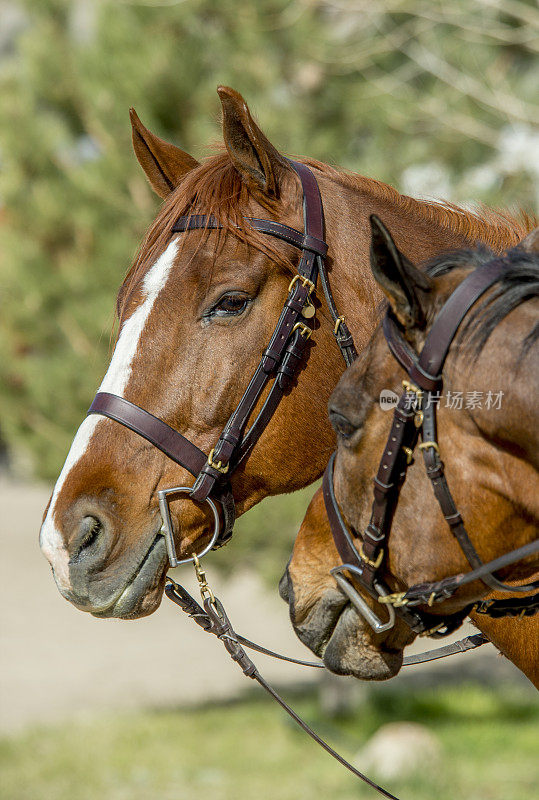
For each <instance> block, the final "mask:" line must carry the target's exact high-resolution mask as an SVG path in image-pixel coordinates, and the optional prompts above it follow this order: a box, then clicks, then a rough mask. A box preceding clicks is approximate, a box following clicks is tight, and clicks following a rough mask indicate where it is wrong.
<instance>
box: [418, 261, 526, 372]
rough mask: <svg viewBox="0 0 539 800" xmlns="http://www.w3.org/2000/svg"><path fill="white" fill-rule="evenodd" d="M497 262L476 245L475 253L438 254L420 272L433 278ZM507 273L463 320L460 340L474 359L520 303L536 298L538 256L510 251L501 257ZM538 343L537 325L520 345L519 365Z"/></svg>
mask: <svg viewBox="0 0 539 800" xmlns="http://www.w3.org/2000/svg"><path fill="white" fill-rule="evenodd" d="M496 258H498V256H497V255H496V254H495V253H493V252H492V251H491V250H489V249H488V247H485V246H484V245H479V246H478V247H477V248H475V249H464V250H457V251H453V252H449V253H442V254H441V255H439V256H436V257H435V258H434V259H432V260H431V261H429V262H427V264H426V265H425V266H424V270H425V271H426V272H427V274H428V275H430V276H431V277H433V278H436V277H439V276H441V275H445V274H446V273H448V272H451V271H452V270H454V269H458V268H460V267H473V268H477V267H481V266H483V265H484V264H487V263H488V262H489V261H492V260H493V259H496ZM501 258H502V260H503V262H504V263H505V264H506V266H507V272H506V273H505V274H504V276H503V278H502V279H501V280H500V281H498V283H496V285H495V286H494V288H493V290H492V291H491V292H489V294H488V295H487V297H486V299H485V300H483V301H482V302H481V303H479V304H478V306H477V308H476V309H474V311H473V312H472V313H471V314H470V316H469V318H468V319H467V320H466V322H465V324H464V326H463V328H462V330H461V332H460V336H461V337H462V338H463V339H467V344H468V346H469V347H470V348H471V349H472V351H473V355H474V357H475V358H477V356H478V355H479V353H480V352H481V350H482V349H483V347H484V346H485V344H486V342H487V340H488V338H489V337H490V335H491V333H492V331H493V330H494V328H495V327H496V326H497V325H498V324H499V323H500V322H501V321H502V320H503V319H505V317H506V316H507V315H508V314H509V313H510V312H511V311H513V309H515V308H517V306H519V305H520V304H521V303H524V302H526V301H527V300H530V299H532V298H533V297H538V296H539V255H537V254H534V253H529V252H527V251H525V250H522V249H521V248H519V247H514V248H513V249H512V250H510V251H509V252H508V253H506V254H505V255H504V256H501ZM537 339H539V322H537V323H536V324H535V325H534V327H533V328H532V330H531V331H530V332H529V333H528V335H527V336H526V338H525V339H524V341H523V343H522V350H521V353H520V356H519V363H520V362H521V361H522V360H523V359H524V358H525V356H526V355H527V353H528V352H529V350H530V349H531V347H532V346H533V345H534V343H535V342H536V341H537Z"/></svg>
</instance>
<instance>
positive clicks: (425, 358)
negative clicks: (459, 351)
mask: <svg viewBox="0 0 539 800" xmlns="http://www.w3.org/2000/svg"><path fill="white" fill-rule="evenodd" d="M504 272H507V261H506V260H505V259H504V258H497V259H495V260H493V261H489V263H488V264H485V266H483V267H478V268H477V269H475V270H474V271H473V272H472V273H471V275H468V277H467V278H465V279H464V280H463V281H462V283H460V284H459V285H458V286H457V288H456V289H455V291H454V292H453V293H452V294H451V295H450V297H449V298H448V300H447V301H446V302H445V303H444V306H443V308H442V309H441V311H440V312H439V314H438V315H437V316H436V319H435V320H434V322H433V324H432V328H431V329H430V331H429V334H428V336H427V340H426V342H425V344H424V346H423V349H422V351H421V354H420V356H419V363H418V365H417V372H418V375H417V376H419V378H420V379H427V380H430V381H432V380H437V381H438V382H441V377H442V374H441V373H442V369H443V365H444V362H445V359H446V357H447V354H448V352H449V348H450V347H451V343H452V341H453V339H454V338H455V336H456V333H457V330H458V328H459V326H460V323H461V322H462V320H463V319H464V317H465V316H466V314H467V313H468V311H469V310H470V309H471V307H472V306H473V305H474V303H475V302H476V301H477V300H479V298H480V297H481V296H482V295H483V294H484V293H485V292H486V291H487V289H490V287H491V286H492V285H493V284H494V283H496V281H498V280H499V279H500V278H501V277H502V276H503V274H504ZM417 376H415V375H414V369H412V371H411V372H410V378H411V379H412V380H413V381H414V382H415V383H417V380H416V377H417ZM418 386H421V384H420V383H418ZM422 388H426V389H429V388H430V387H428V386H425V387H422Z"/></svg>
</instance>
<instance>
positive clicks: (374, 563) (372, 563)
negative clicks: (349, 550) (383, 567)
mask: <svg viewBox="0 0 539 800" xmlns="http://www.w3.org/2000/svg"><path fill="white" fill-rule="evenodd" d="M359 555H360V556H361V560H362V561H364V562H365V564H368V565H369V567H372V568H373V569H378V567H379V566H380V564H381V563H382V559H383V558H384V548H383V547H382V549H381V550H380V552H379V554H378V558H377V559H376V561H371V560H370V558H367V556H366V555H365V553H364V551H363V542H362V543H361V544H360V545H359Z"/></svg>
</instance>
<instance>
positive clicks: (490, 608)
mask: <svg viewBox="0 0 539 800" xmlns="http://www.w3.org/2000/svg"><path fill="white" fill-rule="evenodd" d="M508 269H510V267H509V266H508V263H507V261H506V260H505V259H504V258H497V259H494V260H493V261H490V262H489V263H488V264H485V265H483V266H481V267H479V268H477V269H476V270H474V272H472V273H471V274H470V275H469V276H468V277H467V278H466V279H465V280H464V281H462V283H460V284H459V286H458V287H457V288H456V289H455V291H454V292H453V293H452V294H451V296H450V297H449V299H448V300H447V301H446V303H445V304H444V306H443V307H442V309H441V310H440V312H439V313H438V315H437V316H436V318H435V320H434V323H433V324H432V327H431V329H430V331H429V333H428V335H427V338H426V340H425V344H424V346H423V348H422V350H421V353H420V355H418V354H417V353H416V352H415V350H414V349H413V348H412V347H411V345H410V344H409V343H408V342H407V341H406V339H405V338H404V336H403V333H402V330H401V328H400V326H399V325H398V323H397V321H396V320H395V318H394V316H393V315H392V313H391V311H390V310H389V311H388V312H387V314H386V316H385V318H384V320H383V323H382V327H383V332H384V335H385V338H386V341H387V344H388V346H389V349H390V351H391V353H392V354H393V356H394V357H395V359H396V360H397V361H398V363H399V364H400V365H401V367H402V368H403V369H404V370H405V371H406V373H407V374H408V377H409V380H407V381H403V389H404V391H403V393H402V395H401V397H400V399H399V401H398V403H397V406H396V408H395V411H394V415H393V422H392V425H391V430H390V432H389V436H388V439H387V443H386V446H385V448H384V453H383V455H382V459H381V461H380V465H379V468H378V472H377V474H376V477H375V478H374V498H373V504H372V511H371V517H370V521H369V524H368V525H367V527H366V528H365V530H364V532H363V534H362V535H361V536H358V534H357V532H356V531H354V534H355V537H356V541H357V538H359V540H360V544H359V546H356V543H355V541H354V536H353V535H352V533H351V532H350V529H349V527H348V525H347V524H346V522H345V520H344V519H343V516H342V514H341V511H340V509H339V506H338V503H337V500H336V497H335V493H334V488H333V469H334V461H335V454H334V455H333V456H332V457H331V459H330V462H329V464H328V467H327V469H326V471H325V473H324V479H323V495H324V502H325V506H326V511H327V515H328V519H329V522H330V526H331V532H332V535H333V539H334V541H335V545H336V547H337V550H338V552H339V555H340V556H341V558H342V560H343V563H342V564H341V565H340V566H338V567H335V568H334V569H333V570H332V574H333V575H334V577H335V579H336V580H337V583H338V585H339V586H340V588H341V589H342V590H343V591H344V592H345V593H346V594H347V595H348V597H349V598H350V600H351V602H352V604H353V605H354V607H355V608H356V610H357V611H358V612H359V614H360V615H361V616H363V617H364V618H365V619H366V620H367V622H368V623H369V624H370V625H371V627H372V628H373V629H374V630H375V631H376V632H377V633H382V632H384V631H386V630H389V628H391V627H393V624H394V621H395V614H397V615H398V616H400V617H401V619H402V620H403V621H404V622H405V623H406V624H407V625H408V626H409V627H410V628H411V629H412V630H413V631H415V632H416V633H419V634H421V635H426V636H432V637H440V636H446V635H448V634H449V633H452V632H453V631H454V630H456V629H457V628H458V627H459V626H460V625H461V624H462V622H463V620H464V618H465V617H466V616H468V614H470V613H471V612H472V611H475V612H476V613H480V614H486V615H489V616H493V617H501V616H528V615H532V614H534V613H535V612H537V611H538V610H539V594H535V595H533V596H529V597H524V598H510V599H507V600H485V601H480V602H477V603H469V604H466V605H465V606H464V607H463V608H462V609H461V610H459V611H457V612H455V613H453V614H446V615H439V614H432V613H430V612H426V611H423V610H420V609H419V608H418V606H428V607H429V608H430V607H432V606H434V605H435V604H436V603H439V602H443V601H444V600H447V599H448V598H450V597H452V596H453V595H454V594H455V592H456V591H457V590H458V589H460V588H461V587H463V586H466V585H468V584H470V583H472V582H473V581H475V580H481V581H483V583H485V584H486V585H487V586H488V587H489V589H495V590H498V591H502V592H510V593H511V594H518V593H523V592H524V593H527V592H530V591H533V590H535V589H538V588H539V581H534V582H532V583H528V584H526V585H525V586H509V585H507V584H505V583H502V582H501V581H500V580H499V579H498V578H497V577H496V576H495V575H494V574H493V573H494V572H495V571H496V570H499V569H502V568H504V567H506V566H508V565H509V564H513V563H515V562H516V561H519V560H521V559H523V558H526V557H528V556H530V555H532V554H534V553H537V552H538V551H539V539H536V540H535V541H533V542H530V543H529V544H527V545H524V546H523V547H519V548H517V549H515V550H512V551H511V552H509V553H506V554H505V555H503V556H500V557H499V558H496V559H494V560H493V561H489V562H488V563H486V564H484V563H483V562H482V561H481V559H480V557H479V555H478V553H477V551H476V549H475V547H474V545H473V544H472V542H471V540H470V537H469V535H468V533H467V531H466V528H465V527H464V522H463V519H462V517H461V515H460V514H459V512H458V510H457V507H456V505H455V502H454V500H453V497H452V495H451V492H450V490H449V486H448V484H447V480H446V477H445V474H444V464H443V461H442V460H441V458H440V447H439V445H438V439H437V424H436V410H437V403H436V400H435V397H434V393H435V392H440V390H441V388H442V385H443V379H442V371H443V366H444V362H445V360H446V357H447V354H448V352H449V348H450V347H451V344H452V342H453V340H454V338H455V336H456V333H457V330H458V329H459V326H460V324H461V322H462V321H463V319H464V318H465V316H466V315H467V313H468V311H469V310H470V309H471V307H472V306H473V305H474V303H475V302H476V301H477V300H478V299H479V298H480V297H481V296H482V295H483V294H484V293H485V292H486V291H487V290H488V289H489V288H490V287H491V286H493V284H494V283H496V282H497V281H499V280H500V279H501V278H503V276H504V274H505V273H506V272H507V270H508ZM438 396H439V394H438ZM419 438H421V442H420V443H419V444H418V440H419ZM416 446H418V448H419V449H420V450H421V451H422V453H423V459H424V463H425V468H426V472H427V475H428V477H429V479H430V481H431V483H432V487H433V490H434V495H435V497H436V499H437V501H438V503H439V505H440V508H441V510H442V513H443V515H444V517H445V520H446V522H447V524H448V525H449V528H450V530H451V532H452V534H453V535H454V536H455V538H456V540H457V542H458V544H459V545H460V548H461V550H462V551H463V553H464V555H465V556H466V559H467V561H468V563H469V564H470V566H471V568H472V569H471V571H470V572H467V573H461V574H458V575H452V576H450V577H447V578H444V579H443V580H440V581H437V582H430V583H421V584H416V585H414V586H411V587H410V588H409V589H407V590H406V591H403V592H395V593H391V592H390V591H389V589H388V588H387V586H386V584H385V583H384V580H383V578H382V574H381V573H382V570H383V568H384V561H385V559H386V557H387V549H388V540H389V535H390V532H391V527H392V521H393V516H394V513H395V509H396V506H397V503H398V499H399V493H400V490H401V488H402V485H403V483H404V480H405V478H406V472H407V468H408V466H409V465H410V463H411V462H412V456H413V452H414V449H415V447H416ZM344 573H348V576H352V582H351V581H350V579H349V577H347V575H345V574H344ZM354 583H355V584H357V585H359V586H360V588H361V589H363V590H365V591H366V592H367V593H368V594H369V595H370V596H371V597H372V598H374V599H375V600H376V601H377V602H379V603H382V604H385V606H386V608H387V609H388V611H389V620H388V621H387V622H382V621H381V620H380V619H379V618H378V616H377V614H376V613H375V612H373V611H372V609H371V608H370V606H369V605H368V603H367V602H366V601H365V600H364V598H363V597H362V596H361V594H360V593H359V592H357V591H356V589H355V587H354Z"/></svg>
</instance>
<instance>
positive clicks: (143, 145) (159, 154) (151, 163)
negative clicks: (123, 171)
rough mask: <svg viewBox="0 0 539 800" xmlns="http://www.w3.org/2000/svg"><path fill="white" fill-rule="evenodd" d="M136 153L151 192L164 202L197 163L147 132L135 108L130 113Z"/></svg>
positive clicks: (181, 151) (171, 145)
mask: <svg viewBox="0 0 539 800" xmlns="http://www.w3.org/2000/svg"><path fill="white" fill-rule="evenodd" d="M129 116H130V118H131V128H132V133H133V149H134V151H135V155H136V157H137V159H138V162H139V164H140V166H141V167H142V169H143V170H144V172H145V173H146V177H147V178H148V180H149V181H150V184H151V186H152V189H153V190H154V192H156V194H158V195H159V197H162V198H163V200H165V199H166V198H167V197H168V196H169V194H170V193H171V192H172V191H173V190H174V189H175V188H176V187H177V186H178V184H179V183H180V181H181V179H182V178H183V177H184V176H185V175H187V173H188V172H190V171H191V170H192V169H194V168H195V167H198V161H197V160H196V159H194V158H193V157H192V156H190V155H189V154H188V153H184V151H183V150H180V148H179V147H176V146H175V145H173V144H169V142H165V140H164V139H160V138H159V136H156V135H155V134H154V133H152V132H151V131H149V130H148V128H145V127H144V125H143V124H142V122H141V121H140V119H139V118H138V116H137V113H136V111H135V109H134V108H130V109H129Z"/></svg>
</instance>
